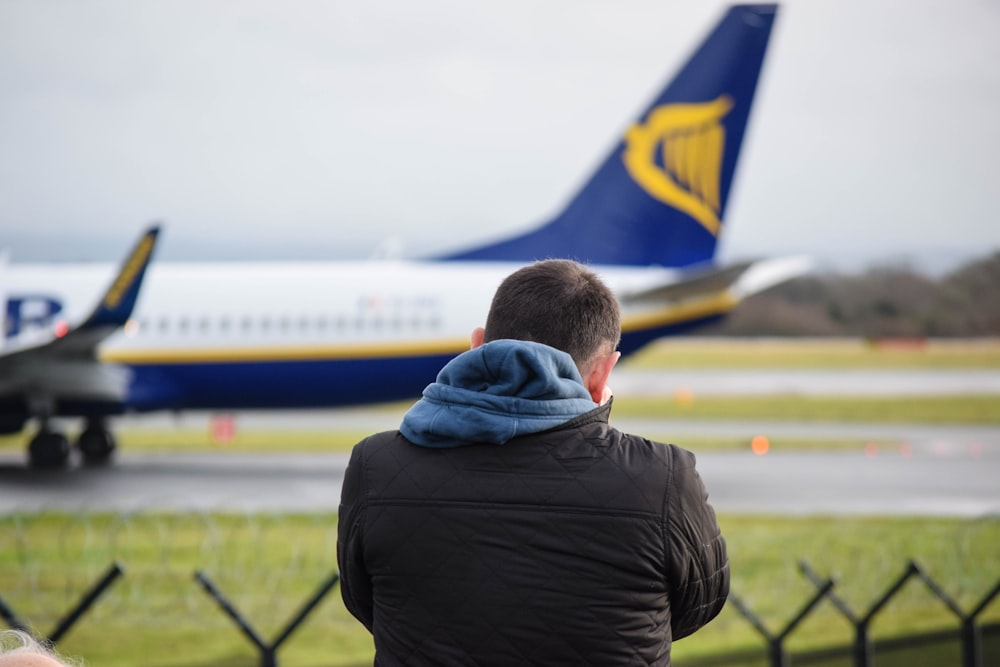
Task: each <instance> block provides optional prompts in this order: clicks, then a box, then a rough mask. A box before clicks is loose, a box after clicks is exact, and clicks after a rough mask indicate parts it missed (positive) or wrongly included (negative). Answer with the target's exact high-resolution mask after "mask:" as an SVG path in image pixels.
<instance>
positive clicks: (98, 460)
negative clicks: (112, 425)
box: [28, 417, 115, 469]
mask: <svg viewBox="0 0 1000 667" xmlns="http://www.w3.org/2000/svg"><path fill="white" fill-rule="evenodd" d="M76 448H77V450H78V451H79V452H80V458H81V459H82V460H83V464H84V465H93V466H99V465H106V464H107V463H109V462H110V461H111V457H112V456H113V455H114V452H115V437H114V435H112V433H111V431H110V430H109V429H108V427H107V424H106V423H105V421H104V420H103V419H100V418H96V417H95V418H91V419H88V420H87V424H86V428H84V429H83V432H82V433H80V437H79V438H77V440H76ZM69 456H70V446H69V439H68V438H67V437H66V435H65V434H64V433H62V432H61V431H58V430H56V429H54V428H53V427H52V426H51V425H50V424H49V422H48V420H44V421H42V422H41V425H40V426H39V428H38V433H36V434H35V437H33V438H32V439H31V441H30V442H29V443H28V465H29V466H31V467H32V468H38V469H53V468H65V467H66V466H67V465H69Z"/></svg>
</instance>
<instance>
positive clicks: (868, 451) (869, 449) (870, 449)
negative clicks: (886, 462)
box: [865, 442, 878, 459]
mask: <svg viewBox="0 0 1000 667" xmlns="http://www.w3.org/2000/svg"><path fill="white" fill-rule="evenodd" d="M865 456H867V457H868V458H870V459H873V458H875V457H876V456H878V443H876V442H869V443H868V444H867V445H865Z"/></svg>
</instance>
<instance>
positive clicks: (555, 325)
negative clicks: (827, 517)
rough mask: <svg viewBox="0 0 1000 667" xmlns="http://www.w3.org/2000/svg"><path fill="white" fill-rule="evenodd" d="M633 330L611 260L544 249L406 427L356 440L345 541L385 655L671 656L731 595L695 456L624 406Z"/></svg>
mask: <svg viewBox="0 0 1000 667" xmlns="http://www.w3.org/2000/svg"><path fill="white" fill-rule="evenodd" d="M620 335H621V324H620V314H619V310H618V303H617V301H616V300H615V297H614V295H613V294H612V293H611V291H610V290H609V289H608V288H607V287H606V286H605V285H604V284H603V283H602V282H601V281H600V280H599V279H598V278H597V276H596V275H594V274H593V273H591V272H590V271H589V270H587V269H586V268H585V267H583V266H582V265H580V264H577V263H576V262H571V261H567V260H548V261H544V262H538V263H535V264H532V265H530V266H527V267H525V268H523V269H521V270H519V271H516V272H515V273H513V274H511V275H510V276H509V277H508V278H507V279H506V280H504V282H503V283H502V284H501V285H500V287H499V288H498V290H497V292H496V295H495V296H494V298H493V302H492V304H491V306H490V312H489V315H488V317H487V321H486V328H485V329H481V328H477V329H476V330H475V331H474V332H473V333H472V349H471V350H469V351H468V352H465V353H463V354H461V355H459V356H458V357H456V358H455V359H453V360H452V361H451V362H449V363H448V364H447V365H446V366H445V367H444V368H443V369H442V371H441V372H440V374H439V375H438V377H437V381H436V382H435V383H434V384H431V385H430V386H428V387H427V388H426V389H425V390H424V393H423V398H421V399H420V401H418V402H417V403H416V404H415V405H414V406H413V407H412V408H411V409H410V410H409V412H407V413H406V415H405V416H404V418H403V422H402V425H401V426H400V430H399V431H396V432H387V433H380V434H377V435H374V436H371V437H370V438H367V439H366V440H364V441H362V442H360V443H359V444H358V445H356V446H355V448H354V451H353V453H352V455H351V461H350V464H349V466H348V468H347V472H346V474H345V479H344V486H343V492H342V498H341V505H340V517H339V531H340V532H339V536H338V545H337V557H338V561H339V563H340V573H341V590H342V594H343V598H344V602H345V604H346V605H347V608H348V609H349V610H350V611H351V613H352V614H354V616H356V617H357V618H358V620H360V621H361V622H362V623H363V624H364V625H365V627H367V628H368V629H369V630H370V631H371V632H372V634H373V636H374V640H375V664H376V665H400V664H407V665H463V666H464V665H515V664H517V665H640V664H641V665H669V664H670V645H671V641H672V640H675V639H679V638H681V637H684V636H687V635H689V634H691V633H692V632H694V631H695V630H697V629H698V628H700V627H701V626H703V625H704V624H706V623H708V621H710V620H711V619H712V618H714V617H715V616H716V614H718V613H719V611H720V610H721V609H722V606H723V604H724V603H725V600H726V596H727V595H728V592H729V566H728V560H727V558H726V546H725V541H724V540H723V538H722V535H721V534H720V532H719V527H718V524H717V523H716V520H715V513H714V511H713V510H712V507H711V506H710V505H709V504H708V502H707V494H706V492H705V488H704V486H703V484H702V482H701V478H700V477H699V476H698V474H697V472H696V471H695V467H694V456H693V455H692V454H691V453H690V452H687V451H685V450H683V449H681V448H679V447H676V446H674V445H665V444H661V443H656V442H651V441H649V440H646V439H644V438H640V437H638V436H633V435H628V434H625V433H622V432H621V431H618V430H617V429H615V428H612V427H611V426H610V425H609V424H608V416H609V414H610V411H611V392H610V389H608V377H609V376H610V374H611V369H612V368H613V367H614V365H615V362H617V361H618V357H619V356H620V353H618V352H616V351H615V350H616V348H617V346H618V341H619V338H620Z"/></svg>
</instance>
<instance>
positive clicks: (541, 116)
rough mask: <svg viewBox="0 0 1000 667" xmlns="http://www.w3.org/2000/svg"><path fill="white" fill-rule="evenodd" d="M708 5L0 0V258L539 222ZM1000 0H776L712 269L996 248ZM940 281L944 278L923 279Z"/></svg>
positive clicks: (932, 260) (175, 251)
mask: <svg viewBox="0 0 1000 667" xmlns="http://www.w3.org/2000/svg"><path fill="white" fill-rule="evenodd" d="M724 7H725V3H721V2H708V1H703V0H687V1H684V2H670V1H665V0H657V1H653V0H616V1H614V2H612V1H611V0H607V1H601V2H598V1H594V0H589V1H588V0H583V1H581V0H572V1H571V0H546V1H544V2H542V1H537V0H513V1H511V0H505V1H504V2H479V3H475V2H467V1H460V0H421V2H409V1H406V0H386V1H384V2H358V1H356V0H355V1H351V2H340V1H335V0H322V1H310V2H305V1H299V2H294V1H293V2H277V1H275V2H259V1H258V2H254V1H248V0H227V1H214V2H213V1H208V0H197V1H177V0H171V1H169V2H168V1H156V0H146V1H143V2H133V1H131V0H114V1H100V2H98V1H93V0H80V1H70V0H65V1H59V0H2V1H0V90H2V91H3V92H2V95H0V247H7V248H8V249H9V250H10V251H11V252H12V256H13V258H14V260H15V261H17V260H19V259H20V260H35V259H42V258H53V259H117V258H118V257H119V256H121V255H122V254H123V253H124V252H125V250H126V248H127V247H128V246H129V245H130V244H131V243H132V241H133V239H134V237H135V236H136V235H137V234H138V233H139V231H140V229H141V228H142V227H144V226H145V225H146V224H147V223H148V222H149V221H151V220H164V221H165V222H166V228H165V232H164V237H163V239H162V242H161V243H162V245H161V254H160V257H161V259H238V258H246V259H261V258H268V257H274V258H281V259H287V258H296V257H302V258H309V259H320V258H327V257H328V258H342V257H365V256H368V255H370V254H371V253H372V252H373V251H374V250H375V248H376V247H378V246H379V245H380V244H382V243H385V242H387V241H389V242H391V244H392V245H394V246H395V247H401V248H402V250H403V252H404V254H409V255H414V254H421V253H427V252H430V251H432V250H436V249H440V250H444V249H448V248H455V247H457V246H462V245H465V244H467V243H469V242H472V241H474V240H477V239H483V238H493V237H496V236H499V235H503V234H505V233H508V232H512V231H514V230H520V229H524V228H526V227H528V226H530V225H532V224H534V223H537V222H540V221H543V220H544V219H546V218H548V217H549V216H550V215H552V214H553V213H555V212H556V211H557V210H558V209H559V208H560V207H561V206H562V205H563V203H565V201H566V199H567V198H568V197H569V196H570V194H571V193H572V192H573V191H574V190H575V189H576V188H577V187H578V186H579V185H580V184H581V182H582V181H583V180H584V179H586V178H587V177H588V176H589V174H590V172H591V170H592V169H594V168H595V167H596V166H597V164H598V162H599V161H600V160H601V159H603V157H604V155H605V154H606V152H607V151H608V150H609V149H610V148H611V147H612V146H613V145H614V144H615V143H616V142H617V141H618V139H619V137H620V135H621V133H622V132H623V130H624V129H625V127H626V126H627V124H628V123H629V122H631V120H632V119H633V117H634V116H635V115H636V114H637V113H638V112H639V111H641V109H642V108H643V107H644V106H645V104H646V103H647V102H648V100H649V99H650V98H651V97H652V95H653V94H654V93H655V92H657V91H658V89H659V88H660V87H661V86H662V84H663V83H664V82H665V81H666V80H667V79H669V77H670V76H671V75H672V74H673V72H674V71H675V70H676V68H677V67H678V66H679V65H680V64H681V63H682V62H683V60H684V58H685V57H686V56H687V55H688V53H689V52H690V51H691V50H692V49H693V48H694V47H695V46H696V45H697V43H698V42H699V41H700V40H701V38H702V37H703V36H704V35H705V34H706V32H707V31H708V30H709V29H710V28H711V27H712V25H713V24H714V22H715V21H716V19H717V18H718V17H719V16H720V15H721V13H722V11H723V9H724ZM998 124H1000V2H997V0H953V1H952V2H948V3H944V2H940V0H910V1H908V2H903V1H897V2H889V1H886V0H837V1H834V0H795V1H792V2H787V3H784V4H783V5H782V9H781V11H780V12H779V15H778V20H777V23H776V26H775V32H774V34H773V35H772V41H771V47H770V51H769V53H768V56H767V60H766V62H765V69H764V74H763V79H762V81H761V86H760V89H759V91H758V98H757V102H756V104H755V108H754V112H753V115H752V116H751V120H750V127H749V132H748V138H747V141H746V143H745V144H744V150H743V155H742V158H741V163H740V166H739V169H738V172H737V177H736V183H735V186H734V191H733V193H732V196H731V197H730V201H729V209H728V214H727V219H726V221H725V229H724V231H723V234H722V242H721V255H722V257H723V258H724V259H732V258H738V257H746V256H759V255H777V254H784V253H789V252H796V253H798V252H802V253H807V254H811V255H813V256H814V257H816V258H817V260H818V261H819V262H820V263H821V264H824V263H825V264H830V265H833V266H839V267H847V268H853V267H855V266H858V265H859V264H863V263H865V262H869V261H883V260H899V259H905V258H912V259H917V260H919V261H921V262H924V263H928V264H931V265H942V264H944V265H948V264H950V263H953V262H955V261H958V260H960V259H963V258H969V257H973V256H980V255H983V254H985V253H987V252H989V251H991V250H997V249H1000V220H998V215H997V211H998V209H1000V182H998V181H1000V178H998V177H1000V167H998V163H1000V127H998ZM932 268H938V267H936V266H935V267H932Z"/></svg>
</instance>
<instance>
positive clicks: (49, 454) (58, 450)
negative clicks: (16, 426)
mask: <svg viewBox="0 0 1000 667" xmlns="http://www.w3.org/2000/svg"><path fill="white" fill-rule="evenodd" d="M68 463H69V440H68V439H67V438H66V436H65V435H63V434H62V433H59V432H58V431H50V430H48V429H42V430H40V431H39V432H38V434H37V435H35V437H34V438H32V439H31V442H30V443H28V465H30V466H31V467H32V468H64V467H66V464H68Z"/></svg>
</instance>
